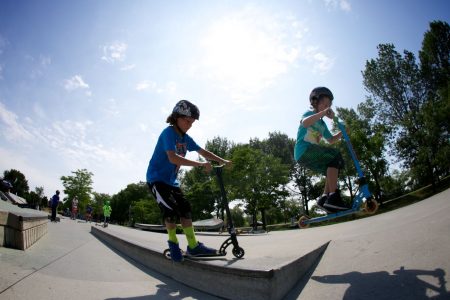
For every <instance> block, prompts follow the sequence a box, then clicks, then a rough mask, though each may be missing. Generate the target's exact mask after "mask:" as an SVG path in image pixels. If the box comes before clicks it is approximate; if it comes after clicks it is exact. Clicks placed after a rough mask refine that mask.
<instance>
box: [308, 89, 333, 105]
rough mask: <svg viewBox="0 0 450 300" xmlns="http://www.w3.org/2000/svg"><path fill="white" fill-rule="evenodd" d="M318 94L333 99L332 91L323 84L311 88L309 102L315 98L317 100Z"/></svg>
mask: <svg viewBox="0 0 450 300" xmlns="http://www.w3.org/2000/svg"><path fill="white" fill-rule="evenodd" d="M320 96H327V97H328V98H330V100H331V101H333V98H334V97H333V93H332V92H331V91H330V90H329V89H328V88H326V87H324V86H319V87H316V88H315V89H313V90H312V91H311V94H310V95H309V102H310V103H311V105H312V104H313V102H315V101H316V100H319V98H320Z"/></svg>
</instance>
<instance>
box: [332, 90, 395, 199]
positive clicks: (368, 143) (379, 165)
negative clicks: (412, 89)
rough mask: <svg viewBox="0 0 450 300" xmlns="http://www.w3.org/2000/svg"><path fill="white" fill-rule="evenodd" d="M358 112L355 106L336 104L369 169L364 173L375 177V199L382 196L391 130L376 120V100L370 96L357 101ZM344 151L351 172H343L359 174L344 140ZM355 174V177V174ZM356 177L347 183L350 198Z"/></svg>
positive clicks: (360, 159) (352, 139)
mask: <svg viewBox="0 0 450 300" xmlns="http://www.w3.org/2000/svg"><path fill="white" fill-rule="evenodd" d="M357 110H358V112H355V111H354V110H353V109H345V108H337V111H338V114H339V117H340V118H342V119H343V120H344V122H345V124H346V128H347V133H348V134H349V137H350V141H351V144H352V146H353V149H354V150H355V153H356V155H357V157H358V161H359V162H360V165H361V167H362V168H363V169H365V170H366V171H368V174H365V176H366V177H367V179H372V180H373V183H374V188H375V189H374V194H375V197H376V199H378V200H380V197H381V180H382V178H383V177H384V174H386V173H387V166H388V163H387V161H386V159H385V145H386V139H387V134H388V130H387V128H386V126H384V125H383V124H380V123H376V122H374V111H375V108H374V104H373V102H372V101H371V100H370V99H369V100H367V101H366V102H364V103H361V104H359V105H358V109H357ZM340 146H341V147H340V148H341V153H343V154H345V157H346V159H345V160H346V166H347V168H346V169H347V170H346V171H348V172H343V173H344V174H345V175H346V176H347V178H354V177H355V176H357V174H356V170H355V168H354V163H353V160H352V159H351V157H350V155H349V151H348V148H347V146H346V145H345V143H344V142H342V143H340ZM352 176H353V177H352ZM352 182H353V180H347V181H346V184H347V187H348V188H349V189H350V195H351V199H353V195H354V191H353V188H352Z"/></svg>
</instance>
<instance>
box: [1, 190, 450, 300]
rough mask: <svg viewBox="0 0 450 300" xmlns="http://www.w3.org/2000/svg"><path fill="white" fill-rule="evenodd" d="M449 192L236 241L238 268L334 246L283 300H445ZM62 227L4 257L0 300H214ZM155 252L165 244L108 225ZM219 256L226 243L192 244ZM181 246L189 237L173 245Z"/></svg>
mask: <svg viewBox="0 0 450 300" xmlns="http://www.w3.org/2000/svg"><path fill="white" fill-rule="evenodd" d="M449 215H450V189H449V190H447V191H444V192H443V193H440V194H438V195H436V196H434V197H432V198H430V199H427V200H425V201H422V202H419V203H416V204H413V205H411V206H408V207H405V208H402V209H399V210H396V211H392V212H389V213H385V214H381V215H376V216H373V217H370V218H366V219H362V220H357V221H353V222H347V223H343V224H338V225H333V226H326V227H320V228H310V229H306V230H289V231H282V232H271V233H269V234H263V235H253V236H239V237H238V239H239V243H240V245H241V246H242V247H243V248H244V249H245V251H246V254H245V257H244V259H243V260H235V259H233V257H232V255H231V254H229V255H228V256H227V259H226V260H217V261H213V262H211V263H214V264H223V265H228V266H232V267H237V268H252V269H258V268H259V269H267V268H273V267H276V266H281V265H284V264H286V263H287V262H289V261H291V260H292V259H294V258H298V257H299V256H301V255H302V254H303V253H305V252H307V251H310V250H312V249H315V248H317V247H316V246H317V245H321V244H323V242H326V241H330V240H331V243H330V245H329V246H328V249H327V250H326V252H325V254H324V255H323V257H322V259H321V261H320V262H319V263H318V264H317V266H316V268H315V269H314V270H311V278H306V279H305V280H304V281H302V282H299V283H298V285H297V286H296V287H295V288H294V289H293V291H292V292H291V293H290V294H289V295H288V296H287V297H286V298H287V299H363V298H364V299H450V293H449V291H448V288H447V285H446V283H447V282H448V281H449V279H450V217H449ZM90 226H91V224H86V223H77V222H75V221H71V220H68V219H63V220H62V221H61V222H60V223H56V224H55V223H51V224H49V233H48V234H47V235H46V236H45V237H43V238H42V239H41V240H40V241H38V242H37V243H36V244H35V245H34V246H32V247H31V248H30V249H28V250H26V251H20V250H13V249H7V248H0V264H1V269H0V299H124V298H126V299H136V300H138V299H139V300H140V299H215V298H214V297H212V296H210V295H206V294H204V293H202V292H199V291H197V290H194V289H191V288H189V287H187V286H184V285H182V284H180V283H177V282H175V281H173V280H171V279H169V278H166V277H164V276H161V275H159V274H158V273H156V272H154V271H151V270H148V269H145V268H143V267H142V266H140V265H138V264H136V263H134V262H133V261H130V260H129V259H127V258H124V257H123V256H121V255H120V254H118V253H116V252H114V251H113V250H111V249H110V248H108V247H107V246H105V245H104V244H102V243H101V242H100V241H98V240H97V239H95V238H94V237H93V236H92V235H91V234H90V233H89V230H90ZM108 229H110V230H111V231H114V230H117V231H118V232H119V231H126V234H127V235H128V237H129V238H130V239H133V240H136V241H138V242H140V243H144V244H146V245H147V246H151V247H152V248H154V249H160V250H163V249H164V248H165V243H166V242H165V241H166V237H165V235H161V234H158V233H149V232H144V231H139V230H133V229H126V228H120V227H117V226H110V227H109V228H108ZM198 239H199V240H201V241H203V242H205V243H206V244H208V245H211V246H214V247H218V246H220V244H221V243H222V242H223V240H224V239H225V237H224V236H218V235H200V234H199V235H198ZM179 240H180V243H182V244H183V243H184V244H185V238H184V237H183V236H180V237H179Z"/></svg>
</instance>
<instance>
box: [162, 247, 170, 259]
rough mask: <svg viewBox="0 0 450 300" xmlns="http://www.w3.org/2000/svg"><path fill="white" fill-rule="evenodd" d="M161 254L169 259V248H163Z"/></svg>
mask: <svg viewBox="0 0 450 300" xmlns="http://www.w3.org/2000/svg"><path fill="white" fill-rule="evenodd" d="M163 255H164V257H165V258H168V259H170V249H166V250H164V252H163Z"/></svg>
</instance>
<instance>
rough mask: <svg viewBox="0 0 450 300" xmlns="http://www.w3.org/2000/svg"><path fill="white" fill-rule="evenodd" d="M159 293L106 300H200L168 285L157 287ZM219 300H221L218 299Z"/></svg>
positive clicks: (108, 299)
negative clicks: (191, 299) (190, 299)
mask: <svg viewBox="0 0 450 300" xmlns="http://www.w3.org/2000/svg"><path fill="white" fill-rule="evenodd" d="M156 287H157V288H158V291H157V292H156V294H154V295H146V296H137V297H128V298H116V297H114V298H107V299H105V300H152V299H158V300H159V299H173V300H181V299H186V298H188V299H189V298H193V299H200V298H196V297H192V294H189V293H184V292H183V290H180V289H174V288H171V287H170V286H169V285H167V284H158V285H157V286H156ZM217 299H219V298H217Z"/></svg>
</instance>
